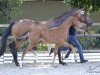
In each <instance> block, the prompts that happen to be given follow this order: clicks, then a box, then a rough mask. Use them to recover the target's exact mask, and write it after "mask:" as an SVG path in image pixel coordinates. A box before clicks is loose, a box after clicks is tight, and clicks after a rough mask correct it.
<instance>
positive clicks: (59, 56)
mask: <svg viewBox="0 0 100 75" xmlns="http://www.w3.org/2000/svg"><path fill="white" fill-rule="evenodd" d="M58 60H59V64H61V65H67V64H66V63H65V62H63V61H62V59H61V51H60V49H58Z"/></svg>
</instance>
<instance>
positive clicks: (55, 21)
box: [0, 9, 92, 66]
mask: <svg viewBox="0 0 100 75" xmlns="http://www.w3.org/2000/svg"><path fill="white" fill-rule="evenodd" d="M81 11H82V10H81V9H72V10H69V11H67V12H64V13H63V14H62V15H60V16H58V17H55V18H52V19H50V20H47V21H40V22H41V24H42V25H43V27H44V28H47V29H51V28H53V27H58V26H60V25H61V24H62V23H63V22H64V21H65V20H66V19H67V18H68V17H70V16H72V15H75V14H79V15H77V17H78V19H79V20H80V21H81V22H83V23H85V24H87V25H91V24H92V20H91V18H90V17H89V16H88V15H87V14H81V13H80V12H81ZM33 22H36V21H34V20H29V19H22V20H19V21H16V22H13V23H11V24H10V25H9V26H8V27H7V28H6V30H5V31H4V33H3V35H2V38H1V48H0V56H1V55H3V54H4V52H5V50H6V43H7V38H8V36H9V35H10V34H12V36H13V38H14V41H13V42H11V43H10V44H9V47H10V51H11V53H12V55H13V59H14V62H15V65H16V66H19V63H18V60H17V50H18V49H19V48H20V46H21V44H22V42H23V41H22V40H18V38H20V37H22V36H24V35H26V34H27V32H28V31H30V29H31V26H32V24H33Z"/></svg>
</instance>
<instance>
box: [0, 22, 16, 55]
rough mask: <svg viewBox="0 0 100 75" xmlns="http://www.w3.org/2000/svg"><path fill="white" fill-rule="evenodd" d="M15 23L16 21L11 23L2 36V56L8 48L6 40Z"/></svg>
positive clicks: (0, 50) (0, 52) (0, 49)
mask: <svg viewBox="0 0 100 75" xmlns="http://www.w3.org/2000/svg"><path fill="white" fill-rule="evenodd" d="M14 24H15V22H13V23H11V24H10V25H9V26H8V27H7V28H6V30H5V31H4V32H3V35H2V38H1V48H0V56H2V55H3V54H4V52H5V50H6V42H7V38H8V36H9V35H10V34H11V29H12V26H13V25H14Z"/></svg>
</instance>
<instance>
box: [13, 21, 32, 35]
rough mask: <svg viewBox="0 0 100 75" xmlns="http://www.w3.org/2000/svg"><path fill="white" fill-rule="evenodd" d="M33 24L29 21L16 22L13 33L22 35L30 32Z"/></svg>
mask: <svg viewBox="0 0 100 75" xmlns="http://www.w3.org/2000/svg"><path fill="white" fill-rule="evenodd" d="M31 24H32V20H28V19H23V20H19V21H16V22H15V24H14V25H13V27H12V32H13V33H16V34H19V35H21V34H23V33H25V32H26V31H28V30H29V28H30V25H31Z"/></svg>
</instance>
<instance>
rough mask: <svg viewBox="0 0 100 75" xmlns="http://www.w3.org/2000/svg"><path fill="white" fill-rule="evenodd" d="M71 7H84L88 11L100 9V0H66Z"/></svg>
mask: <svg viewBox="0 0 100 75" xmlns="http://www.w3.org/2000/svg"><path fill="white" fill-rule="evenodd" d="M64 2H65V3H66V4H68V5H70V6H71V7H77V8H84V10H85V11H87V12H88V13H90V12H94V11H99V10H100V0H64Z"/></svg>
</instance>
